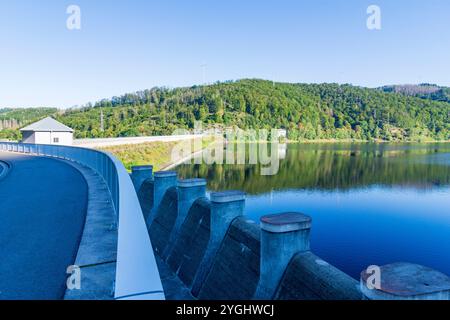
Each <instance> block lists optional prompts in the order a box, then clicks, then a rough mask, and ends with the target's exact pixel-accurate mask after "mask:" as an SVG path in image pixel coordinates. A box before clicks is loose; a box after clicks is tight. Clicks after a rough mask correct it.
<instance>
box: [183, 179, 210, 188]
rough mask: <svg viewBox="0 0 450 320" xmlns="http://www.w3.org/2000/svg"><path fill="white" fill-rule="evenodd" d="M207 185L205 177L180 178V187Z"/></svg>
mask: <svg viewBox="0 0 450 320" xmlns="http://www.w3.org/2000/svg"><path fill="white" fill-rule="evenodd" d="M200 186H206V180H205V179H183V180H178V187H180V188H189V187H200Z"/></svg>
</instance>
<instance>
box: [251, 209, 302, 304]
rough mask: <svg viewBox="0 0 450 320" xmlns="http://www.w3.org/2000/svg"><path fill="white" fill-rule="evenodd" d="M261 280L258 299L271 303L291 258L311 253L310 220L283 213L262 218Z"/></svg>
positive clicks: (257, 294)
mask: <svg viewBox="0 0 450 320" xmlns="http://www.w3.org/2000/svg"><path fill="white" fill-rule="evenodd" d="M261 229H262V231H261V277H260V279H259V284H258V289H257V291H256V294H255V298H256V299H259V300H271V299H273V297H274V295H275V291H276V289H277V287H278V284H279V283H280V280H281V278H282V276H283V274H284V272H285V270H286V267H287V266H288V264H289V262H290V261H291V259H292V258H293V257H294V255H295V254H296V253H298V252H305V251H309V233H310V230H311V218H310V217H309V216H306V215H304V214H301V213H293V212H290V213H282V214H276V215H270V216H264V217H262V218H261Z"/></svg>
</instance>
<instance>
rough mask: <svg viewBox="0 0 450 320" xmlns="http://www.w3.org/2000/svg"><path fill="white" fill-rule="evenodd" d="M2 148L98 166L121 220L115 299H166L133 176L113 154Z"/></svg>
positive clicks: (77, 149)
mask: <svg viewBox="0 0 450 320" xmlns="http://www.w3.org/2000/svg"><path fill="white" fill-rule="evenodd" d="M0 151H9V152H19V153H25V154H32V155H40V156H49V157H55V158H60V159H66V160H70V161H74V162H77V163H80V164H82V165H85V166H87V167H89V168H91V169H93V170H95V171H96V172H97V173H98V174H99V175H100V176H101V177H103V179H104V180H105V182H106V184H107V186H108V188H109V191H110V193H111V196H112V200H113V203H114V209H115V211H116V218H117V224H118V245H117V263H116V280H115V290H114V297H115V299H149V300H161V299H164V292H163V287H162V284H161V279H160V276H159V271H158V267H157V265H156V260H155V256H154V253H153V248H152V244H151V242H150V237H149V235H148V232H147V227H146V224H145V220H144V216H143V214H142V210H141V207H140V204H139V200H138V197H137V194H136V191H135V189H134V186H133V183H132V181H131V178H130V176H129V174H128V172H127V171H126V169H125V167H124V166H123V164H122V163H121V162H120V161H119V160H118V159H117V158H115V157H114V156H113V155H111V154H109V153H107V152H102V151H98V150H92V149H86V148H81V147H71V146H57V145H38V144H22V143H12V142H0Z"/></svg>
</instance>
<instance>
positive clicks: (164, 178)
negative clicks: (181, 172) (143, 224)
mask: <svg viewBox="0 0 450 320" xmlns="http://www.w3.org/2000/svg"><path fill="white" fill-rule="evenodd" d="M153 178H154V181H155V182H154V186H153V209H152V211H151V212H150V215H149V217H148V218H147V224H148V225H151V224H152V222H153V219H154V218H155V215H156V211H157V209H158V207H159V205H160V203H161V200H162V198H163V197H164V195H165V194H166V191H167V190H168V189H170V188H172V187H176V185H177V173H176V172H174V171H159V172H155V174H154V176H153Z"/></svg>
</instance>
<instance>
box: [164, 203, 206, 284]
mask: <svg viewBox="0 0 450 320" xmlns="http://www.w3.org/2000/svg"><path fill="white" fill-rule="evenodd" d="M210 217H211V203H210V202H209V200H208V199H206V198H200V199H197V200H196V201H195V202H194V203H193V205H192V206H191V208H190V209H189V213H188V215H187V217H186V219H185V221H184V223H183V225H182V226H181V228H180V232H179V236H178V238H177V239H176V242H175V245H174V247H173V250H172V252H171V253H170V255H169V257H168V258H167V264H168V265H169V266H170V268H171V269H172V270H173V271H174V272H176V273H177V275H178V277H179V278H180V280H181V281H182V282H183V283H184V284H185V285H186V286H187V287H188V288H191V286H192V282H193V281H194V277H195V275H196V273H197V270H198V268H199V266H200V264H201V262H202V260H203V257H204V255H205V252H206V248H207V246H208V242H209V236H210Z"/></svg>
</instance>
